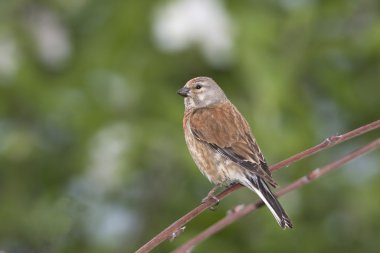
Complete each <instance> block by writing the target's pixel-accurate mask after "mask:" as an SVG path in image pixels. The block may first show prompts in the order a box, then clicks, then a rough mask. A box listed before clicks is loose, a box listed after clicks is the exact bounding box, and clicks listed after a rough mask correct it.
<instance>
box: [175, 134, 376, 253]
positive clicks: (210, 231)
mask: <svg viewBox="0 0 380 253" xmlns="http://www.w3.org/2000/svg"><path fill="white" fill-rule="evenodd" d="M379 147H380V138H379V139H377V140H375V141H372V142H371V143H369V144H367V145H365V146H363V147H362V148H359V149H357V150H355V151H353V152H351V153H349V154H348V155H346V156H344V157H342V158H341V159H339V160H336V161H334V162H332V163H329V164H327V165H325V166H323V167H322V168H317V169H314V170H312V171H311V172H310V173H309V174H307V175H306V176H303V177H301V178H299V179H298V180H296V181H294V182H293V183H291V184H289V185H287V186H286V187H284V188H283V189H281V190H280V191H278V192H277V194H276V195H277V196H282V195H285V194H286V193H288V192H290V191H293V190H295V189H298V188H300V187H301V186H303V185H305V184H308V183H310V182H312V181H314V180H316V179H317V178H319V177H321V176H323V175H325V174H327V173H328V172H331V171H333V170H335V169H337V168H339V167H341V166H342V165H344V164H346V163H348V162H349V161H352V160H353V159H355V158H358V157H359V156H362V155H364V154H365V153H368V152H370V151H372V150H374V149H376V148H379ZM261 206H263V202H262V201H258V202H256V203H254V204H249V205H247V206H244V207H243V208H241V207H240V206H239V207H240V208H239V209H238V210H236V211H233V212H230V213H229V214H228V215H227V216H226V217H224V218H223V219H221V220H219V221H218V222H216V223H215V224H213V225H212V226H210V227H208V228H207V229H206V230H204V231H203V232H201V233H200V234H198V235H197V236H195V237H194V238H192V239H191V240H189V241H187V242H186V243H185V244H183V245H182V246H181V247H180V248H178V249H176V250H175V251H173V253H185V252H186V253H190V252H191V251H192V249H193V248H194V247H195V246H197V245H199V244H200V243H201V242H202V241H204V240H206V239H207V238H209V237H210V236H212V235H214V234H215V233H217V232H219V231H220V230H222V229H223V228H225V227H226V226H228V225H230V224H231V223H233V222H235V221H236V220H238V219H240V218H242V217H243V216H245V215H247V214H248V213H250V212H252V211H254V210H256V209H258V208H259V207H261Z"/></svg>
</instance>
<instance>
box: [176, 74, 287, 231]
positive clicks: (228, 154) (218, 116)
mask: <svg viewBox="0 0 380 253" xmlns="http://www.w3.org/2000/svg"><path fill="white" fill-rule="evenodd" d="M177 93H178V94H179V95H181V96H183V97H184V98H185V115H184V118H183V129H184V132H185V139H186V144H187V147H188V148H189V151H190V154H191V156H192V157H193V160H194V162H195V163H196V164H197V166H198V167H199V169H200V171H201V172H202V174H203V175H205V176H206V177H207V178H208V179H209V180H210V181H211V182H213V183H214V184H216V185H217V186H221V185H228V184H231V183H240V184H242V185H244V186H245V187H248V188H249V189H250V190H252V191H254V192H256V194H258V195H259V197H260V198H261V199H262V200H263V201H264V203H265V204H266V205H267V206H268V208H269V210H270V211H271V212H272V214H273V216H274V217H275V218H276V220H277V222H278V224H279V225H280V226H281V227H282V228H287V227H288V228H292V223H291V221H290V219H289V217H288V215H287V214H286V213H285V211H284V209H283V208H282V206H281V205H280V203H279V202H278V200H277V198H276V197H275V196H274V195H273V193H272V192H271V190H270V189H269V187H268V185H267V183H268V184H270V185H272V186H273V187H276V186H277V183H276V182H275V181H274V180H273V179H272V176H271V172H270V170H269V168H268V165H267V163H266V161H265V159H264V156H263V154H262V153H261V151H260V148H259V146H258V145H257V143H256V140H255V138H254V137H253V135H252V133H251V130H250V127H249V125H248V123H247V121H246V120H245V119H244V117H243V116H242V115H241V114H240V112H239V111H238V110H237V109H236V107H235V106H234V105H233V104H232V103H231V102H230V101H229V100H228V98H227V97H226V95H225V94H224V92H223V90H222V89H221V88H220V87H219V86H218V84H217V83H216V82H215V81H214V80H212V79H211V78H209V77H196V78H193V79H191V80H190V81H188V82H187V83H186V84H185V86H184V87H182V88H181V89H180V90H179V91H178V92H177ZM211 192H212V191H211Z"/></svg>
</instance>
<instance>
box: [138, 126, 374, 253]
mask: <svg viewBox="0 0 380 253" xmlns="http://www.w3.org/2000/svg"><path fill="white" fill-rule="evenodd" d="M379 127H380V120H377V121H374V122H372V123H370V124H368V125H365V126H362V127H359V128H357V129H355V130H352V131H351V132H348V133H346V134H343V135H335V136H331V137H329V138H327V139H326V140H324V141H323V142H322V143H320V144H318V145H317V146H314V147H312V148H309V149H307V150H305V151H303V152H301V153H298V154H296V155H294V156H291V157H289V158H288V159H286V160H284V161H282V162H279V163H276V164H274V165H273V166H271V167H270V170H271V171H275V170H279V169H281V168H283V167H286V166H288V165H290V164H292V163H294V162H296V161H299V160H301V159H304V158H306V157H308V156H311V155H313V154H315V153H317V152H319V151H321V150H324V149H327V148H329V147H332V146H334V145H336V144H339V143H341V142H344V141H347V140H349V139H352V138H354V137H357V136H360V135H362V134H364V133H367V132H369V131H373V130H375V129H377V128H379ZM240 187H241V185H240V184H235V185H233V186H231V187H229V188H227V189H226V190H224V191H223V192H221V193H220V194H218V195H217V196H216V197H217V198H218V199H219V200H222V199H224V198H225V197H227V196H228V195H230V194H231V193H232V192H234V191H236V190H237V189H239V188H240ZM214 204H215V200H214V199H212V198H209V199H208V200H207V201H205V202H203V203H202V204H200V205H199V206H197V207H196V208H194V209H193V210H191V211H190V212H188V213H187V214H185V215H184V216H182V217H181V218H180V219H178V220H177V221H175V222H174V223H172V224H171V225H170V226H169V227H167V228H165V229H164V230H163V231H161V232H160V233H159V234H158V235H156V236H155V237H153V238H152V239H151V240H150V241H149V242H147V243H146V244H144V245H143V246H142V247H141V248H140V249H138V250H137V251H136V253H145V252H149V251H151V250H152V249H154V248H155V247H157V246H158V245H160V244H161V243H162V242H164V241H166V240H169V239H173V238H175V237H176V236H177V235H178V234H179V233H181V231H183V227H184V225H186V224H187V223H188V222H189V221H191V220H192V219H194V218H195V217H197V216H198V215H199V214H201V213H202V212H204V211H205V210H207V209H208V208H210V207H212V206H213V205H214Z"/></svg>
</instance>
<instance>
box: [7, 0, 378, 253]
mask: <svg viewBox="0 0 380 253" xmlns="http://www.w3.org/2000/svg"><path fill="white" fill-rule="evenodd" d="M202 75H206V76H211V77H213V78H214V79H215V80H216V81H217V82H218V83H219V84H220V85H221V87H222V88H223V89H224V90H225V92H226V93H227V95H228V96H229V98H230V99H231V100H232V102H233V103H234V104H235V105H236V106H237V107H238V108H239V109H240V111H241V112H242V113H243V114H244V115H245V116H246V118H247V120H248V121H249V122H250V124H251V126H252V129H253V132H254V133H255V135H256V137H257V140H258V142H259V144H260V146H261V148H262V150H263V152H264V154H265V156H266V158H267V160H268V162H269V164H273V163H275V162H278V161H280V160H282V159H285V158H287V157H288V156H290V155H292V154H295V153H296V152H299V151H302V150H304V149H306V148H308V147H310V146H312V145H315V144H317V143H319V142H321V141H322V140H323V139H324V138H326V137H328V136H330V135H334V134H338V133H344V132H346V131H349V130H351V129H354V128H356V127H359V126H361V125H364V124H366V123H369V122H371V121H374V120H377V119H379V116H380V113H379V108H380V99H379V97H380V84H379V80H380V2H379V1H378V0H363V1H347V0H336V1H322V0H320V1H318V0H277V1H275V0H271V1H259V0H251V1H232V0H229V1H217V0H167V1H147V0H145V1H143V0H142V1H123V0H109V1H100V0H50V1H48V0H40V1H32V0H2V1H0V251H1V252H7V253H8V252H9V253H13V252H17V253H23V252H102V253H103V252H104V253H108V252H110V253H111V252H133V251H134V250H136V249H137V248H138V247H139V246H141V245H142V244H143V243H145V242H146V241H148V240H149V239H150V238H151V237H152V236H154V235H155V234H157V233H158V232H159V231H161V230H162V229H163V228H165V227H167V226H168V225H169V224H171V223H172V222H173V221H175V220H176V219H177V218H179V217H180V216H182V215H183V214H185V213H186V212H187V211H189V210H191V209H192V208H193V207H195V206H196V205H198V204H199V203H200V200H201V199H202V198H203V197H204V196H205V195H206V194H207V192H208V190H209V189H211V187H212V185H211V184H210V183H209V182H208V181H207V179H206V178H205V177H203V176H202V175H201V174H200V173H199V171H198V169H197V168H196V166H195V164H194V163H193V161H192V160H191V158H190V155H189V153H188V151H187V148H186V146H185V141H184V138H183V133H182V115H183V99H182V98H181V97H179V96H178V95H177V94H176V91H177V90H178V89H179V88H180V87H182V86H183V85H184V84H185V82H186V81H187V80H189V79H190V78H192V77H195V76H202ZM378 136H379V131H375V132H373V133H370V134H366V135H365V136H361V137H360V138H357V139H355V140H352V141H349V142H347V143H344V144H341V145H339V146H337V147H334V148H332V149H330V150H329V151H327V152H323V153H320V154H317V155H315V156H313V157H311V158H308V159H306V160H304V161H301V162H298V163H296V164H294V165H292V166H290V167H288V168H286V169H283V170H281V171H278V172H276V173H274V178H275V179H276V180H277V181H278V182H279V183H280V185H286V184H287V183H290V182H291V181H292V180H295V179H297V178H298V177H300V176H302V175H304V174H306V173H307V172H308V171H310V170H311V169H312V168H316V167H320V166H323V165H325V164H327V163H328V162H331V161H334V160H336V159H338V158H339V157H341V156H343V155H344V154H345V153H347V152H349V151H351V150H353V149H355V148H357V147H359V146H360V145H364V144H365V143H367V142H369V141H370V140H372V139H374V138H376V137H378ZM379 164H380V156H379V151H375V152H372V153H370V154H368V155H366V156H364V157H362V158H360V159H358V160H357V161H354V162H352V163H350V164H349V165H346V166H344V168H342V169H341V170H338V171H335V172H333V173H331V174H329V175H328V176H326V177H323V178H320V179H319V180H317V181H316V182H314V183H312V184H311V185H308V186H305V187H303V188H302V189H300V190H297V191H296V192H292V193H290V194H288V195H287V196H285V197H283V198H282V199H281V202H282V203H283V205H284V208H285V209H286V210H287V212H288V214H289V216H290V217H291V218H292V220H293V223H294V225H295V228H294V229H293V230H287V231H282V230H281V229H280V227H279V226H278V225H277V224H276V222H275V220H274V219H273V217H272V216H271V214H270V213H269V212H268V210H265V209H261V210H259V211H258V212H256V213H254V214H250V215H248V216H247V217H245V218H244V219H242V220H239V221H238V222H236V223H234V224H233V225H231V226H229V227H227V228H226V229H225V230H223V231H222V232H220V233H218V234H217V235H215V236H214V237H212V238H210V239H209V240H207V241H206V242H204V243H203V244H201V245H200V246H199V247H198V248H197V249H196V250H195V252H221V253H224V252H379V249H380V245H379V238H380V202H379V194H378V193H379V191H380V184H379V183H378V182H379V180H380V173H379V168H380V167H379ZM256 199H257V196H256V195H255V194H253V193H251V192H249V191H248V190H246V189H242V190H239V191H238V192H235V193H234V194H233V195H232V196H230V197H229V198H227V199H225V200H223V201H222V203H221V204H220V205H219V207H218V209H217V210H216V211H214V212H211V211H206V212H205V213H203V214H202V215H201V216H200V217H198V218H197V219H195V220H194V221H192V222H191V223H190V224H188V225H187V226H186V230H185V232H184V233H183V234H182V235H181V236H180V237H179V238H178V239H176V240H175V241H173V242H165V243H164V244H162V245H161V246H160V247H158V248H157V249H156V250H154V252H169V251H171V250H173V249H174V248H176V247H178V246H179V245H181V244H182V243H183V242H185V241H186V240H188V239H189V238H191V237H192V236H194V235H196V234H197V233H199V232H200V231H202V230H203V229H205V228H206V227H208V226H209V225H211V224H213V223H214V222H215V221H217V220H218V219H220V218H221V217H223V216H224V215H225V214H226V212H227V210H229V209H230V208H232V207H233V206H234V205H237V204H241V203H250V202H253V201H255V200H256Z"/></svg>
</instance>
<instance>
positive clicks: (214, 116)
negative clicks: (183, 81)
mask: <svg viewBox="0 0 380 253" xmlns="http://www.w3.org/2000/svg"><path fill="white" fill-rule="evenodd" d="M189 123H190V128H191V131H192V133H193V134H194V136H195V137H196V138H197V139H198V140H199V141H202V142H204V143H206V144H207V145H208V146H210V147H211V148H213V149H214V150H216V151H217V152H219V153H220V154H221V155H223V156H224V157H225V158H227V159H229V160H231V161H233V162H235V163H237V164H239V165H240V166H241V167H243V168H245V169H247V170H249V171H251V172H253V173H255V174H256V175H258V176H260V177H262V178H264V179H265V180H266V181H267V182H268V183H270V184H271V185H272V186H274V187H275V186H277V183H276V182H275V181H274V180H273V179H272V177H271V172H270V171H269V168H268V165H267V163H266V161H265V159H264V156H263V155H262V153H261V151H260V148H259V146H258V145H257V143H256V141H255V139H254V138H253V136H252V134H251V130H250V128H249V125H248V123H247V121H246V120H245V119H244V118H243V116H242V115H241V114H240V113H239V112H238V110H237V109H236V108H235V107H234V106H233V105H232V104H231V103H230V102H225V103H223V104H220V105H217V106H212V107H206V108H199V109H197V110H195V111H194V112H193V113H192V114H191V115H190V122H189Z"/></svg>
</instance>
